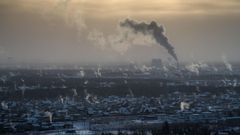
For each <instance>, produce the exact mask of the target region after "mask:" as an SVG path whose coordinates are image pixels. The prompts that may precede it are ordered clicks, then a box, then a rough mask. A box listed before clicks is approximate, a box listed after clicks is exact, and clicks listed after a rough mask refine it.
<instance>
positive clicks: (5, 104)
mask: <svg viewBox="0 0 240 135" xmlns="http://www.w3.org/2000/svg"><path fill="white" fill-rule="evenodd" d="M1 106H2V109H3V110H8V105H7V103H5V102H4V101H2V102H1Z"/></svg>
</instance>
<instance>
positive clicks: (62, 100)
mask: <svg viewBox="0 0 240 135" xmlns="http://www.w3.org/2000/svg"><path fill="white" fill-rule="evenodd" d="M59 100H60V102H61V103H62V104H63V103H64V99H63V97H62V96H60V97H59Z"/></svg>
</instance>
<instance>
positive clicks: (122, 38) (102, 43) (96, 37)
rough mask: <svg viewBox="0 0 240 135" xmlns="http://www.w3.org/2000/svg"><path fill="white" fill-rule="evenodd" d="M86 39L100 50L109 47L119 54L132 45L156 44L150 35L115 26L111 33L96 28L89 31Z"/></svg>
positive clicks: (122, 53)
mask: <svg viewBox="0 0 240 135" xmlns="http://www.w3.org/2000/svg"><path fill="white" fill-rule="evenodd" d="M88 40H89V41H91V42H92V44H93V45H94V46H96V47H98V48H100V49H101V50H107V49H110V50H113V51H116V52H117V53H119V54H120V55H124V54H125V53H126V52H127V51H128V50H129V48H131V47H132V46H152V45H153V44H157V43H156V41H154V39H153V38H152V37H151V36H150V35H144V34H142V33H134V32H133V31H131V30H129V29H127V28H124V27H117V33H116V34H111V35H104V34H103V33H102V32H99V31H97V30H94V31H91V32H90V33H89V35H88Z"/></svg>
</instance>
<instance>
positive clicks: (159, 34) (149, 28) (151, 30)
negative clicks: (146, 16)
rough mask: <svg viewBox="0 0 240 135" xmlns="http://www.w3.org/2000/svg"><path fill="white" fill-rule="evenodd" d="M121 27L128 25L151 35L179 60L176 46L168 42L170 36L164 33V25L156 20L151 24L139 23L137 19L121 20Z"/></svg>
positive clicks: (127, 26)
mask: <svg viewBox="0 0 240 135" xmlns="http://www.w3.org/2000/svg"><path fill="white" fill-rule="evenodd" d="M120 26H121V27H126V28H129V29H131V30H133V32H135V33H142V34H144V35H151V36H152V37H153V38H154V39H155V40H156V42H157V43H158V44H159V45H161V46H163V47H164V48H165V49H167V51H168V53H169V54H170V55H171V56H172V57H173V58H174V59H175V60H176V61H177V62H178V58H177V55H176V53H175V51H174V47H173V46H172V45H171V44H170V43H169V42H168V38H167V37H166V36H165V35H164V29H163V26H161V25H160V26H159V25H158V24H157V23H156V22H155V21H152V22H151V23H150V24H147V23H145V22H141V23H138V22H137V21H134V20H130V19H126V20H125V21H123V22H120Z"/></svg>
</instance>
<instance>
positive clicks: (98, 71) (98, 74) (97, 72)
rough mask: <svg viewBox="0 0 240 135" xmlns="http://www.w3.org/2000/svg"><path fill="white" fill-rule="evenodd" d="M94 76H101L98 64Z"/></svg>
mask: <svg viewBox="0 0 240 135" xmlns="http://www.w3.org/2000/svg"><path fill="white" fill-rule="evenodd" d="M94 74H95V76H96V77H102V73H101V67H100V66H98V68H97V71H94Z"/></svg>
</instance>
